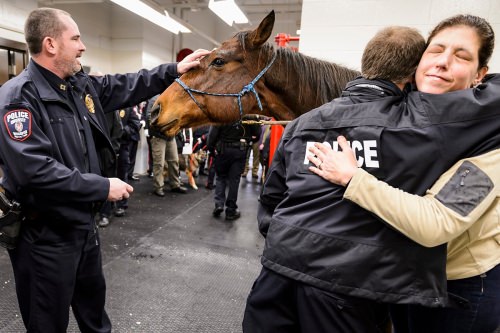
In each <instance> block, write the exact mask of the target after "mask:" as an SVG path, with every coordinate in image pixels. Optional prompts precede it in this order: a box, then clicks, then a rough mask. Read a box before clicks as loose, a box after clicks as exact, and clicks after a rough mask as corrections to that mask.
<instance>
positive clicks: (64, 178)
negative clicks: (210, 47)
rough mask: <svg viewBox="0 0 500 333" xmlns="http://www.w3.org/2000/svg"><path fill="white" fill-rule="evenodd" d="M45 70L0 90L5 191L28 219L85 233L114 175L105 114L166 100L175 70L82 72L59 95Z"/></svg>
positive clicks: (32, 68) (35, 69)
mask: <svg viewBox="0 0 500 333" xmlns="http://www.w3.org/2000/svg"><path fill="white" fill-rule="evenodd" d="M43 70H44V69H42V68H40V67H39V66H38V65H37V64H35V63H34V62H33V61H31V62H30V64H28V67H27V68H26V69H25V70H24V71H23V72H22V73H21V74H19V75H18V76H17V77H15V78H13V79H11V80H9V81H8V82H7V83H5V85H3V86H2V87H1V88H0V115H1V117H2V124H0V142H1V145H0V165H1V167H2V169H3V171H4V174H5V175H4V178H3V179H2V185H3V186H4V188H5V189H6V190H7V192H8V193H9V194H10V195H11V196H13V197H14V198H15V199H16V200H18V201H19V202H21V204H22V206H23V207H24V208H23V209H24V210H25V211H26V212H28V213H29V214H30V215H33V216H41V217H45V220H47V221H49V220H50V221H51V222H54V221H59V223H64V224H71V225H73V226H75V227H77V228H84V229H88V228H90V227H91V221H92V220H93V216H92V213H93V209H92V207H93V206H94V204H95V203H96V202H102V201H104V200H106V199H107V196H108V192H109V180H108V179H107V178H106V176H108V175H113V174H114V171H113V170H114V164H115V159H116V158H115V154H114V152H113V149H112V147H111V144H110V142H109V138H108V130H107V126H106V122H105V117H104V112H112V111H114V110H117V109H120V108H123V107H127V106H132V105H136V104H139V102H141V101H143V100H146V99H148V98H150V97H151V96H153V95H155V94H158V93H160V92H162V91H163V90H165V89H166V88H167V87H168V85H169V84H171V83H172V82H173V80H174V79H175V78H176V76H177V65H176V64H175V63H174V64H167V65H161V66H158V67H156V68H154V69H152V70H141V71H139V72H138V73H130V74H123V75H121V74H118V75H105V76H101V77H94V76H89V75H87V74H85V73H84V72H83V71H82V72H79V73H77V74H76V75H74V76H72V77H70V78H69V79H68V80H67V81H64V80H61V84H60V86H59V87H54V84H53V82H52V83H51V82H49V80H47V79H46V75H47V74H46V73H44V74H42V71H43ZM51 74H52V75H53V73H51ZM44 75H45V76H44ZM56 79H57V78H56ZM51 81H53V80H51ZM65 85H66V86H65ZM63 86H64V87H63ZM58 89H61V90H62V91H63V93H66V92H67V93H68V95H66V96H67V97H66V98H64V96H65V95H64V94H63V93H62V92H61V91H58ZM69 98H72V99H73V100H74V101H75V104H76V109H75V107H74V106H73V105H71V103H68V99H69ZM85 157H86V158H85Z"/></svg>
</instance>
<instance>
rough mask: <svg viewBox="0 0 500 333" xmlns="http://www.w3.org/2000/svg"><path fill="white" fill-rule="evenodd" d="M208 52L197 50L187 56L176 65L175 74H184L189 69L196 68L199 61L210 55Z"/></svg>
mask: <svg viewBox="0 0 500 333" xmlns="http://www.w3.org/2000/svg"><path fill="white" fill-rule="evenodd" d="M210 52H211V51H208V50H204V49H198V50H196V51H194V52H193V53H191V54H189V55H187V56H186V57H185V58H184V59H182V61H181V62H179V63H178V64H177V73H178V74H179V75H180V74H184V73H186V72H187V71H188V70H190V69H191V68H194V67H198V66H199V65H200V60H201V59H202V58H203V57H204V56H206V55H207V54H210Z"/></svg>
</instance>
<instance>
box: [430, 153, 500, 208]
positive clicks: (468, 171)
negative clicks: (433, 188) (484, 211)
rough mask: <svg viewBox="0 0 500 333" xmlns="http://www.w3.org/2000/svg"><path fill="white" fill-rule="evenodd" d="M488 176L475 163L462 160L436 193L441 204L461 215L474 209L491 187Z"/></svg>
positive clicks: (491, 183)
mask: <svg viewBox="0 0 500 333" xmlns="http://www.w3.org/2000/svg"><path fill="white" fill-rule="evenodd" d="M493 187H494V184H493V181H492V180H491V178H490V177H488V175H487V174H486V173H484V172H483V171H482V170H481V169H480V168H478V167H477V166H476V165H475V164H473V163H471V162H469V161H464V162H463V163H462V165H461V166H460V167H459V168H458V170H457V171H456V172H455V174H454V175H453V177H451V179H450V180H449V181H448V183H446V185H445V186H444V187H443V188H442V189H441V191H439V193H438V194H437V195H436V199H438V200H439V201H441V203H442V204H443V205H445V206H446V207H448V208H450V209H452V210H454V211H455V212H457V213H459V214H460V215H462V216H467V215H468V214H469V213H470V212H472V211H473V210H474V208H476V207H477V206H478V205H479V204H480V203H481V202H482V201H483V200H484V198H486V196H487V195H488V194H489V193H490V192H491V190H492V189H493Z"/></svg>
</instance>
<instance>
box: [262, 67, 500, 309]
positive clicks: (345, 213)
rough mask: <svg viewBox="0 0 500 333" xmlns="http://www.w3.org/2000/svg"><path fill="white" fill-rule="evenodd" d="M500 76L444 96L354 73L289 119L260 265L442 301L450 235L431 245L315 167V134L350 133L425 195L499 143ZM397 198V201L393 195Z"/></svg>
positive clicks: (390, 175) (270, 185)
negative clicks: (329, 96)
mask: <svg viewBox="0 0 500 333" xmlns="http://www.w3.org/2000/svg"><path fill="white" fill-rule="evenodd" d="M499 89H500V76H496V77H494V78H493V79H492V80H490V81H489V82H488V83H485V84H482V85H481V86H480V87H478V88H476V89H469V90H463V91H456V92H451V93H447V94H442V95H432V94H424V93H419V92H411V93H409V94H408V96H407V97H404V96H403V95H402V93H401V92H400V91H399V90H398V89H397V88H396V87H395V86H394V85H392V84H391V83H387V82H385V83H384V82H382V81H366V80H363V79H357V80H355V81H353V82H352V83H351V84H350V85H348V87H347V88H346V91H345V92H344V94H343V97H341V98H339V99H336V100H334V101H332V102H330V103H328V104H325V105H323V106H321V107H319V108H317V109H315V110H313V111H310V112H308V113H306V114H304V115H303V116H301V117H299V118H298V119H295V120H294V121H293V122H292V123H290V124H289V125H287V126H286V130H285V133H284V135H283V137H282V140H281V142H280V144H279V146H278V148H277V151H276V153H275V155H274V159H273V162H272V165H271V167H270V170H269V173H268V176H267V177H268V178H267V179H266V183H265V186H264V188H263V192H262V194H261V196H260V206H259V213H258V220H259V228H260V230H261V233H263V234H264V235H266V234H267V236H266V243H265V249H264V253H263V257H262V264H263V265H264V266H265V267H267V268H269V269H271V270H273V271H275V272H277V273H279V274H282V275H285V276H288V277H290V278H292V279H295V280H298V281H301V282H303V283H307V284H311V285H313V286H316V287H318V288H322V289H325V290H330V291H335V292H339V293H343V294H349V295H352V296H357V297H362V298H366V299H372V300H376V301H383V302H391V303H403V304H404V303H408V304H422V305H425V306H432V307H440V306H444V305H445V304H447V302H448V298H447V293H446V273H445V264H446V244H444V245H442V246H438V247H434V248H425V247H423V246H421V245H419V244H417V243H415V242H413V241H411V240H410V239H408V238H406V237H405V236H403V235H402V234H400V233H399V232H397V231H395V230H393V229H391V228H390V227H389V226H387V225H385V224H383V223H380V222H376V221H375V219H376V217H375V216H374V215H372V214H371V213H369V212H368V211H365V210H364V209H362V208H360V207H359V206H357V205H356V204H354V203H352V202H350V201H348V200H343V198H342V196H343V193H344V188H343V187H340V186H336V185H333V184H332V183H330V182H328V181H326V180H324V179H323V178H321V177H319V176H317V175H315V174H313V173H311V172H310V171H309V170H308V167H309V162H308V160H307V159H306V151H307V148H308V146H309V145H311V144H313V143H314V142H327V143H329V144H330V145H333V146H334V149H335V146H336V138H337V136H338V135H340V134H342V135H345V136H346V138H347V139H348V141H350V144H351V147H353V148H354V151H355V152H356V155H357V159H358V164H360V165H361V166H362V167H363V168H364V169H366V170H368V171H369V172H370V173H372V174H374V175H375V176H377V177H378V178H380V179H382V180H385V181H387V182H388V183H389V184H391V185H392V186H396V187H400V188H402V189H404V190H406V191H409V192H412V193H416V194H424V192H425V190H426V189H428V188H430V187H431V185H432V184H433V183H434V181H435V180H436V179H437V178H438V177H439V176H440V175H441V174H442V173H443V172H444V171H446V170H447V169H448V168H449V167H451V166H452V165H453V163H454V162H456V161H457V160H459V159H461V158H463V157H466V156H474V155H477V154H480V153H484V152H486V151H489V150H491V149H493V148H498V147H499V146H500V145H499V142H500V94H499V93H498V92H499V91H500V90H499ZM387 204H388V205H391V202H388V203H387Z"/></svg>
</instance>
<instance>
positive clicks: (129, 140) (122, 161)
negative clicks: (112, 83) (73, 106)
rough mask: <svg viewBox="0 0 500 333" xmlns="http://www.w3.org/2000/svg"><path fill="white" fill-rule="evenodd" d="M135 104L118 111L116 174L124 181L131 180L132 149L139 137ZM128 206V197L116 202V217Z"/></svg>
mask: <svg viewBox="0 0 500 333" xmlns="http://www.w3.org/2000/svg"><path fill="white" fill-rule="evenodd" d="M135 108H136V106H133V107H128V108H125V109H121V110H119V111H118V114H119V115H120V120H121V123H122V127H123V132H122V136H121V138H120V149H119V150H118V162H117V163H118V167H117V176H118V178H120V179H121V180H123V181H124V182H127V183H128V181H129V180H131V177H132V174H130V172H131V169H132V170H133V168H131V164H132V159H135V153H134V151H137V142H138V141H139V139H140V134H139V131H140V130H141V119H140V118H139V116H138V114H137V112H136V111H135ZM134 164H135V163H134ZM127 208H128V198H122V199H121V200H118V201H117V202H116V210H115V216H116V217H123V216H125V211H126V209H127Z"/></svg>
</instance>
